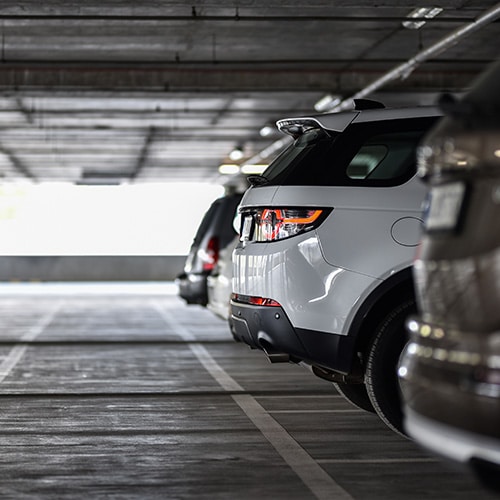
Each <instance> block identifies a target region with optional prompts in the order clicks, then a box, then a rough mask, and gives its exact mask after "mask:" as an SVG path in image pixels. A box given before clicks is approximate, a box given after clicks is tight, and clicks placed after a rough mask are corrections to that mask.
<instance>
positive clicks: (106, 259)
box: [0, 255, 186, 281]
mask: <svg viewBox="0 0 500 500" xmlns="http://www.w3.org/2000/svg"><path fill="white" fill-rule="evenodd" d="M185 260H186V257H185V256H179V255H174V256H128V255H126V256H102V257H101V256H59V257H58V256H41V257H31V256H27V257H17V256H16V257H11V256H6V257H5V256H4V257H2V256H0V281H171V280H173V279H175V277H176V276H177V275H178V274H179V273H180V272H181V271H182V268H183V267H184V261H185Z"/></svg>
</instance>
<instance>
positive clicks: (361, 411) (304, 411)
mask: <svg viewBox="0 0 500 500" xmlns="http://www.w3.org/2000/svg"><path fill="white" fill-rule="evenodd" d="M269 413H360V414H363V413H364V412H363V410H356V409H354V408H353V409H352V410H269Z"/></svg>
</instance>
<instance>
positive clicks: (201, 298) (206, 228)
mask: <svg viewBox="0 0 500 500" xmlns="http://www.w3.org/2000/svg"><path fill="white" fill-rule="evenodd" d="M241 197H242V193H239V192H236V193H235V192H233V193H229V194H226V195H225V196H222V197H221V198H218V199H216V200H215V201H214V202H213V203H212V205H211V206H210V208H209V209H208V210H207V212H206V213H205V216H204V217H203V219H202V221H201V224H200V226H199V228H198V231H197V232H196V235H195V237H194V240H193V243H192V245H191V248H190V250H189V255H188V257H187V259H186V262H185V264H184V272H183V273H182V274H180V275H179V276H178V277H177V279H176V283H177V286H178V288H179V295H180V296H181V297H182V298H183V299H184V300H185V301H186V302H187V303H188V304H200V305H202V306H206V305H207V302H208V292H207V278H208V276H209V275H210V273H211V272H212V271H213V270H214V268H215V266H216V264H217V261H218V259H219V253H220V251H221V250H223V249H224V248H225V247H226V246H227V245H228V244H229V243H231V241H232V240H233V239H234V237H235V235H236V234H237V233H236V231H235V230H234V227H233V220H234V217H235V215H236V209H237V207H238V204H239V203H240V201H241Z"/></svg>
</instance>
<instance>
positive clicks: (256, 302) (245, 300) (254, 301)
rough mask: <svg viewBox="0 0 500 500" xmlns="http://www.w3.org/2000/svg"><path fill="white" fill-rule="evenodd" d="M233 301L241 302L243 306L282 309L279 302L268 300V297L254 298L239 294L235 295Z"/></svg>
mask: <svg viewBox="0 0 500 500" xmlns="http://www.w3.org/2000/svg"><path fill="white" fill-rule="evenodd" d="M231 299H232V300H234V301H235V302H240V303H242V304H250V305H252V306H265V307H281V304H280V303H279V302H276V301H275V300H274V299H268V298H266V297H253V296H250V295H241V294H239V293H233V294H232V295H231Z"/></svg>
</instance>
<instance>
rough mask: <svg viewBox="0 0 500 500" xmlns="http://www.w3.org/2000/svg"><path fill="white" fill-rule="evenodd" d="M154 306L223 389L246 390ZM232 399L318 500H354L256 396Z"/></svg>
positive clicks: (168, 316)
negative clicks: (187, 343)
mask: <svg viewBox="0 0 500 500" xmlns="http://www.w3.org/2000/svg"><path fill="white" fill-rule="evenodd" d="M153 305H154V308H155V309H156V310H157V311H158V313H159V314H160V315H161V317H162V318H163V319H164V321H165V323H166V324H167V325H168V326H169V327H170V328H171V329H172V330H173V331H175V332H176V333H177V334H178V335H179V336H180V337H181V338H182V339H184V340H186V341H187V342H190V343H189V345H188V347H189V348H190V349H191V351H192V352H193V354H194V355H195V356H196V358H197V359H198V360H199V362H200V363H201V364H202V365H203V366H204V367H205V369H206V370H207V371H208V372H209V373H210V375H211V376H212V377H213V378H214V380H215V381H216V382H217V383H218V384H219V385H220V386H221V387H222V388H223V389H224V390H226V391H243V387H241V385H240V384H238V382H236V381H235V380H234V379H233V378H232V377H231V376H230V375H229V374H228V373H227V372H226V371H225V370H224V369H223V368H222V367H221V366H220V365H219V364H218V363H217V361H216V360H215V359H214V358H213V357H212V355H211V354H210V353H209V352H208V351H207V349H206V348H205V347H204V346H203V345H201V344H197V343H193V341H195V340H196V338H195V336H194V335H193V334H192V333H191V332H190V331H189V329H188V328H186V327H184V326H183V325H182V324H179V323H177V322H176V321H175V320H174V318H173V317H172V316H171V315H170V313H169V312H168V311H167V310H166V309H165V308H163V307H162V306H161V304H160V303H158V302H157V301H154V302H153ZM231 398H232V399H233V401H234V402H235V403H236V404H237V405H238V406H239V407H240V408H241V410H242V411H243V412H244V413H245V414H246V415H247V417H248V418H249V419H250V421H251V422H252V423H253V424H254V425H255V426H256V427H257V429H259V431H260V432H261V433H262V435H263V436H264V437H265V438H266V439H267V440H268V441H269V443H270V444H271V446H273V448H274V449H275V450H276V451H277V452H278V453H279V455H281V457H282V458H283V460H284V461H285V462H286V463H287V464H288V466H289V467H290V468H291V469H292V470H293V471H294V473H295V474H297V476H298V477H299V478H300V479H301V480H302V481H303V482H304V484H305V485H306V486H307V487H308V488H309V490H310V491H311V493H312V494H313V495H314V496H315V497H316V498H318V499H319V500H327V499H328V500H332V499H335V500H353V497H352V496H351V495H349V493H347V491H345V490H344V489H343V488H342V487H341V486H340V485H339V484H338V483H337V482H336V481H335V480H334V479H333V478H332V477H331V476H330V475H329V474H327V473H326V472H325V470H324V469H323V468H322V467H321V466H320V465H318V462H317V461H315V460H314V459H313V458H312V457H311V456H310V455H309V453H307V451H306V450H304V448H302V446H300V444H299V443H297V441H295V439H293V437H292V436H291V435H290V434H289V433H288V432H287V431H286V429H285V428H284V427H282V426H281V425H280V424H279V423H278V422H277V421H276V420H275V419H274V418H273V417H272V416H271V415H270V414H269V413H268V412H267V411H266V410H265V409H264V407H263V406H262V405H261V404H260V403H258V402H257V400H256V399H255V398H254V397H253V396H251V395H248V394H232V395H231Z"/></svg>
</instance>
